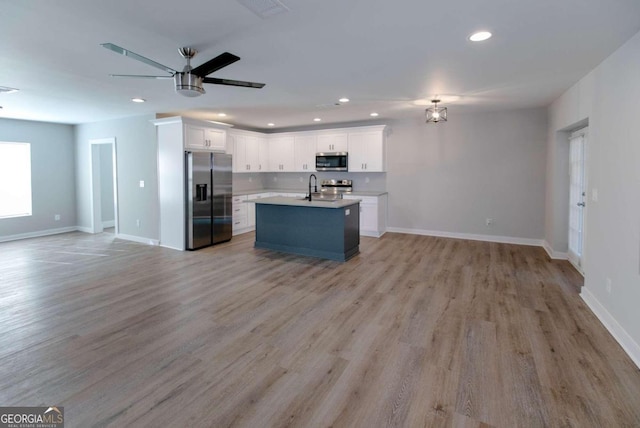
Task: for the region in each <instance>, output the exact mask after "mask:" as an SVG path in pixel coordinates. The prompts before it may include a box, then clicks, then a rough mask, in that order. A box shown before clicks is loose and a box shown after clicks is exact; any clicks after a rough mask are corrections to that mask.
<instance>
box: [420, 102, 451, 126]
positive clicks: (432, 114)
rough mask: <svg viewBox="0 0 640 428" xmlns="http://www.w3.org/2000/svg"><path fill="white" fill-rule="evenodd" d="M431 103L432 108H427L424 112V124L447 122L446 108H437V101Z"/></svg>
mask: <svg viewBox="0 0 640 428" xmlns="http://www.w3.org/2000/svg"><path fill="white" fill-rule="evenodd" d="M431 102H432V103H433V107H429V108H428V109H426V110H425V112H426V114H427V120H426V123H438V122H446V121H447V108H446V107H438V103H439V102H440V100H439V99H433V100H431Z"/></svg>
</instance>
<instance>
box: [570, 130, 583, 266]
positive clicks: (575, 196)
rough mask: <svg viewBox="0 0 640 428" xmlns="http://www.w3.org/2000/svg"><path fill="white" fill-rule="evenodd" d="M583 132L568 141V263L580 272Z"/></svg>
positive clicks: (581, 252) (581, 254)
mask: <svg viewBox="0 0 640 428" xmlns="http://www.w3.org/2000/svg"><path fill="white" fill-rule="evenodd" d="M586 136H587V134H586V132H585V130H580V131H577V132H574V133H573V134H572V135H571V138H570V139H569V176H570V179H569V261H570V262H571V263H573V265H574V266H575V267H576V268H578V270H580V271H582V264H583V247H584V210H585V200H586V198H585V195H586V183H585V165H584V164H585V162H584V161H585V148H586V142H587V137H586Z"/></svg>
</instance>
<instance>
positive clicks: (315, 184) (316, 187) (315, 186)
mask: <svg viewBox="0 0 640 428" xmlns="http://www.w3.org/2000/svg"><path fill="white" fill-rule="evenodd" d="M311 177H313V178H314V179H315V181H314V192H315V193H318V177H316V175H315V174H311V175H310V176H309V202H311Z"/></svg>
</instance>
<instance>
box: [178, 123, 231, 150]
mask: <svg viewBox="0 0 640 428" xmlns="http://www.w3.org/2000/svg"><path fill="white" fill-rule="evenodd" d="M184 133H185V148H187V149H194V150H208V151H220V152H224V151H225V150H226V148H227V131H226V130H224V129H216V128H208V127H205V126H198V125H191V124H185V125H184Z"/></svg>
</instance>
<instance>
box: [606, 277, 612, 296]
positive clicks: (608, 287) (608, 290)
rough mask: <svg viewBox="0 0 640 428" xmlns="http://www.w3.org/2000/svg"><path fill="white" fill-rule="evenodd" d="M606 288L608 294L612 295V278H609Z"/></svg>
mask: <svg viewBox="0 0 640 428" xmlns="http://www.w3.org/2000/svg"><path fill="white" fill-rule="evenodd" d="M605 288H606V289H607V293H609V294H611V278H607V281H606V285H605Z"/></svg>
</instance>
